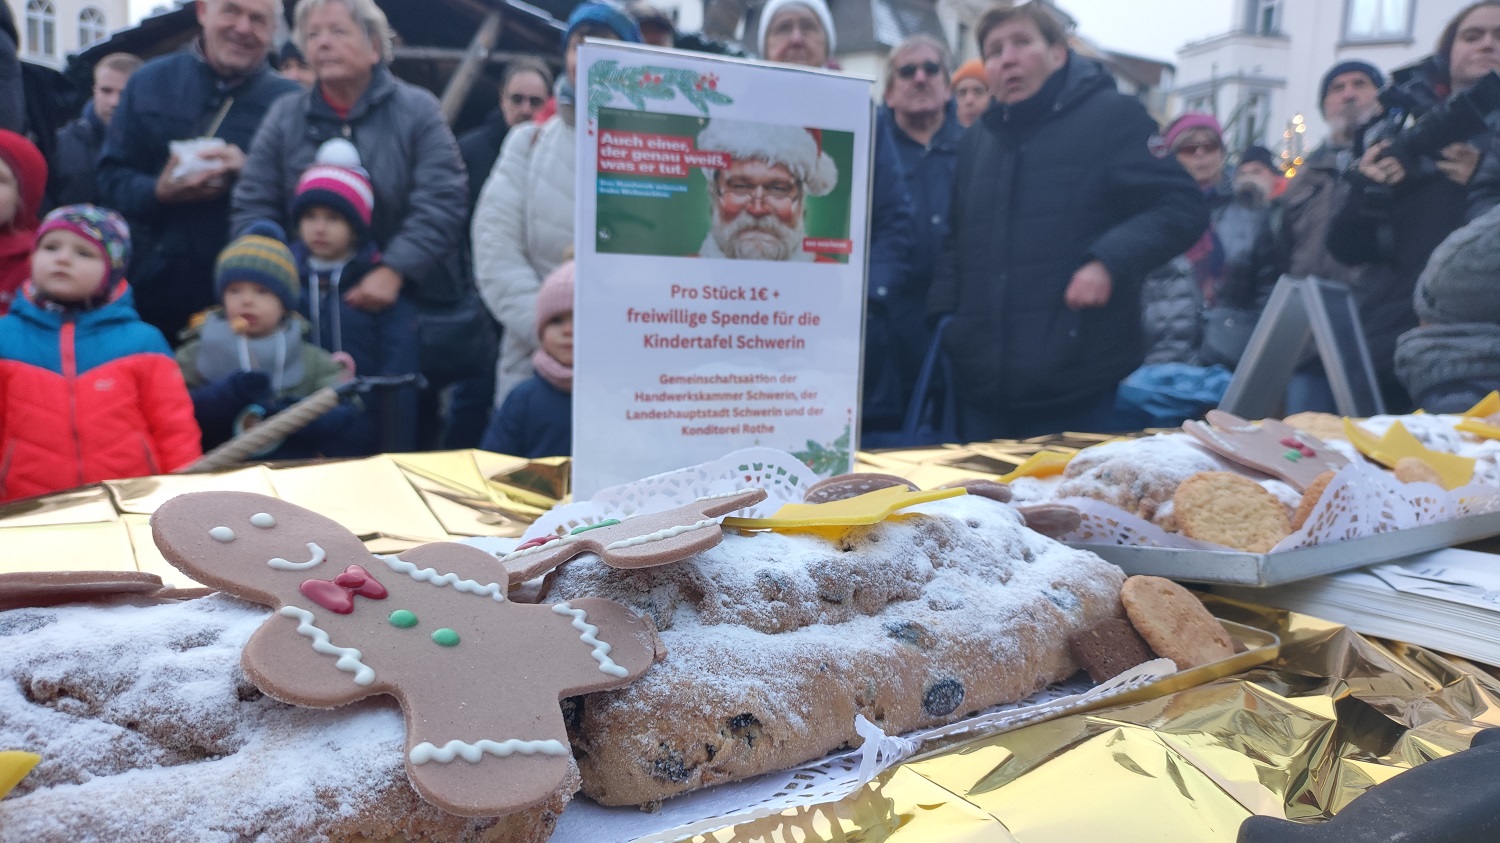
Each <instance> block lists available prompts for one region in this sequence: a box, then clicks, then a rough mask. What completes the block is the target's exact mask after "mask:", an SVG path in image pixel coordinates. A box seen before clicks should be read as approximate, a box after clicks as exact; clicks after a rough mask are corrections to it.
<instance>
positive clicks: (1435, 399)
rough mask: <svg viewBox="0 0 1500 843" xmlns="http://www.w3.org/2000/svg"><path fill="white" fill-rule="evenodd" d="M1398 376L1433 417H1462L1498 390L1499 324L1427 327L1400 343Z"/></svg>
mask: <svg viewBox="0 0 1500 843" xmlns="http://www.w3.org/2000/svg"><path fill="white" fill-rule="evenodd" d="M1396 377H1398V378H1400V380H1401V385H1402V386H1404V387H1406V391H1407V392H1408V393H1410V395H1411V397H1412V400H1413V401H1414V402H1415V403H1416V405H1417V406H1418V407H1420V408H1422V409H1424V410H1426V411H1427V412H1429V413H1462V412H1464V411H1465V410H1467V409H1469V408H1470V407H1472V406H1474V405H1475V404H1477V403H1479V399H1481V398H1483V397H1484V396H1486V395H1488V394H1489V393H1490V392H1491V391H1493V390H1497V389H1500V325H1495V324H1492V323H1489V322H1468V323H1461V324H1457V325H1427V326H1425V327H1421V328H1414V329H1412V330H1410V331H1407V332H1406V333H1404V334H1402V335H1401V338H1400V340H1398V341H1397V343H1396Z"/></svg>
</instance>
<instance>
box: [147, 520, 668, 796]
mask: <svg viewBox="0 0 1500 843" xmlns="http://www.w3.org/2000/svg"><path fill="white" fill-rule="evenodd" d="M151 527H152V531H153V533H154V536H155V540H156V545H157V547H158V548H160V550H161V552H162V555H163V556H165V557H166V559H167V561H168V562H171V563H172V564H173V565H175V566H176V567H177V568H179V569H180V570H182V571H184V572H185V573H187V574H189V575H190V576H192V577H193V578H194V579H196V580H198V581H199V582H202V583H204V584H206V585H210V586H213V587H215V588H218V589H220V590H223V591H226V592H228V593H230V594H233V595H235V596H237V597H241V598H244V599H246V600H250V601H253V602H256V603H262V604H264V605H267V606H270V607H271V608H272V609H273V610H274V611H275V614H274V615H273V616H272V617H271V618H270V619H269V620H267V621H266V622H265V623H264V624H263V625H262V626H261V627H260V629H258V630H256V632H255V634H254V635H253V636H251V638H250V641H249V642H248V643H247V644H246V646H245V652H244V656H243V657H242V659H241V665H242V667H243V668H244V670H245V673H246V674H247V675H248V676H249V677H250V679H251V681H253V682H254V683H255V684H256V686H257V687H259V688H260V689H261V690H262V691H264V692H265V693H266V694H268V695H270V696H272V697H274V698H276V699H279V700H282V701H284V702H288V703H292V704H295V705H304V706H310V707H314V708H332V707H335V706H341V705H346V704H348V703H351V702H354V701H356V700H359V699H363V698H365V697H368V696H371V695H373V694H389V695H391V696H393V697H395V698H396V699H397V700H398V701H399V702H400V704H401V708H402V711H403V712H404V713H405V716H406V744H407V774H408V776H409V778H410V779H411V783H412V785H413V786H414V787H415V788H416V789H417V792H418V793H420V794H421V795H422V797H423V798H425V799H426V800H427V801H429V802H431V803H433V804H434V805H437V806H438V807H440V808H442V809H444V810H446V811H449V812H451V813H454V814H460V815H464V816H499V815H503V814H508V813H512V812H515V811H519V810H524V809H526V808H528V807H530V806H533V805H536V804H538V803H540V802H542V801H544V800H546V799H547V798H549V797H550V796H551V795H552V794H553V792H554V791H556V789H557V788H558V786H559V785H560V784H561V783H562V782H563V780H564V778H565V777H566V776H567V774H568V768H569V764H570V763H571V757H570V756H571V750H570V749H569V746H568V737H567V730H566V728H565V726H564V723H563V717H562V711H561V709H560V708H559V705H558V703H559V701H560V700H561V699H562V698H564V697H569V696H573V695H575V694H584V693H589V692H591V691H599V690H603V689H606V688H615V687H620V686H622V685H625V684H628V683H629V682H631V681H632V680H634V679H635V678H636V677H638V676H640V675H641V674H642V673H644V672H645V671H646V669H647V668H648V667H650V665H651V663H652V661H653V659H654V657H655V653H656V649H657V645H658V641H657V639H656V634H655V632H654V630H653V628H652V627H651V626H650V625H649V624H647V623H646V622H645V621H642V620H641V619H640V618H638V617H637V616H636V615H635V614H634V613H632V612H631V611H630V610H629V609H627V608H625V607H624V606H622V605H620V604H618V603H615V602H614V601H611V600H604V599H599V598H592V597H590V598H583V599H580V600H573V601H570V602H567V603H558V604H555V605H529V604H520V603H513V602H511V601H509V600H508V599H507V598H506V581H507V577H506V572H505V570H504V568H503V567H502V566H500V565H499V564H497V563H496V561H495V560H494V559H493V558H492V557H491V556H490V555H489V554H487V553H485V552H484V551H481V550H479V549H477V548H473V547H469V546H467V545H461V544H454V543H435V544H427V545H422V546H420V547H416V548H413V549H411V550H408V551H405V552H403V553H401V554H398V555H395V556H378V555H375V554H371V553H370V552H369V551H368V550H366V549H365V546H364V544H362V543H361V542H360V540H359V539H358V538H357V537H356V536H355V535H354V534H352V533H350V532H349V531H348V530H347V529H345V528H343V527H342V526H340V525H339V524H337V523H336V522H334V521H332V520H331V519H328V518H325V517H323V516H321V515H318V514H316V513H314V512H311V511H309V510H306V509H303V508H302V507H299V506H296V505H295V504H291V503H288V502H286V501H283V500H279V499H277V498H271V497H266V496H264V495H257V494H251V493H248V492H196V493H190V494H185V495H180V496H178V497H175V498H172V499H171V500H169V501H167V502H166V503H164V504H163V505H162V506H161V507H160V508H159V509H158V510H157V511H156V513H155V514H154V515H153V516H152V517H151Z"/></svg>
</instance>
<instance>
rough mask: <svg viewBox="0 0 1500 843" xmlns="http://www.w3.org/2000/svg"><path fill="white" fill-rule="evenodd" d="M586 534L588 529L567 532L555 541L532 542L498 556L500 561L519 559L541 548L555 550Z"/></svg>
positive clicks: (539, 550) (539, 551) (540, 550)
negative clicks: (580, 531) (530, 544)
mask: <svg viewBox="0 0 1500 843" xmlns="http://www.w3.org/2000/svg"><path fill="white" fill-rule="evenodd" d="M587 534H588V531H584V532H582V533H569V534H568V535H566V536H563V537H562V538H560V539H557V540H555V541H550V542H544V543H542V544H534V545H532V546H531V547H525V548H522V549H520V550H513V551H511V552H510V553H507V554H506V555H504V556H502V557H500V561H501V562H508V561H510V560H512V559H520V558H521V557H522V556H530V555H531V554H533V553H541V552H542V551H543V550H555V549H556V548H558V547H561V546H562V545H565V544H571V543H573V542H576V541H578V540H579V538H580V537H582V536H585V535H587Z"/></svg>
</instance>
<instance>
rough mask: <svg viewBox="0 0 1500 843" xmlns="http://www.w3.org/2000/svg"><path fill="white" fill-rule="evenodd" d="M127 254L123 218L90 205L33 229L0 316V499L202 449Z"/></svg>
mask: <svg viewBox="0 0 1500 843" xmlns="http://www.w3.org/2000/svg"><path fill="white" fill-rule="evenodd" d="M129 257H130V232H129V230H128V229H127V228H126V226H125V221H124V220H122V219H121V218H120V217H119V216H118V215H117V214H115V213H114V212H112V211H107V210H104V209H102V208H96V207H94V206H93V205H68V206H65V207H62V208H58V209H57V210H55V211H53V212H52V213H50V214H48V215H47V218H46V219H45V220H43V221H42V224H41V227H40V228H38V229H37V237H36V248H35V251H34V252H33V253H32V257H31V280H30V281H28V282H27V283H26V285H25V286H24V287H22V294H21V295H20V296H17V297H16V299H15V301H14V302H13V303H12V305H11V311H10V314H9V315H8V316H6V317H5V318H3V319H0V501H9V500H14V499H16V498H24V497H29V496H31V495H40V494H45V493H47V492H54V491H57V490H59V489H68V488H72V487H74V486H82V485H84V484H87V483H94V482H97V481H100V480H109V479H116V478H122V477H141V476H144V475H149V474H162V473H165V472H167V471H171V470H172V469H174V468H179V467H181V466H183V465H186V464H188V463H190V462H192V461H193V460H195V459H197V458H198V457H199V456H200V455H201V453H202V451H201V449H200V447H199V442H198V424H197V422H195V421H194V420H193V402H192V401H191V399H189V398H188V393H187V387H186V386H185V385H184V384H183V381H182V373H181V372H180V371H179V370H178V368H177V363H176V361H174V360H173V359H172V354H171V351H170V350H169V349H168V347H167V341H166V339H165V338H163V337H162V335H161V332H160V331H158V330H157V329H155V328H153V327H152V326H150V325H148V324H146V323H145V322H142V321H141V318H140V316H138V315H137V314H136V312H135V306H134V304H133V303H132V297H131V292H130V285H129V284H127V283H126V282H125V277H124V273H125V265H126V264H127V263H128V262H129Z"/></svg>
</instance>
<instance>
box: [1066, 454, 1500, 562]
mask: <svg viewBox="0 0 1500 843" xmlns="http://www.w3.org/2000/svg"><path fill="white" fill-rule="evenodd" d="M1058 502H1059V503H1065V504H1068V505H1070V506H1074V507H1077V508H1078V511H1079V515H1080V516H1081V520H1082V523H1081V524H1080V525H1079V527H1078V529H1077V530H1075V531H1073V532H1072V533H1070V534H1068V535H1067V536H1066V537H1065V538H1066V540H1068V541H1076V542H1088V543H1092V544H1113V545H1135V546H1141V547H1174V548H1189V549H1198V550H1224V549H1225V548H1224V547H1223V546H1222V545H1217V544H1212V543H1210V542H1204V541H1199V540H1197V539H1191V538H1188V537H1187V536H1184V535H1181V534H1179V533H1169V532H1167V531H1166V530H1163V529H1162V528H1160V527H1158V526H1156V525H1155V524H1152V523H1151V522H1149V521H1146V520H1145V519H1143V518H1140V517H1138V516H1136V515H1135V514H1133V513H1129V512H1125V511H1124V510H1122V509H1120V508H1118V507H1115V506H1112V505H1110V504H1107V503H1104V502H1102V501H1097V500H1093V499H1092V498H1065V499H1062V500H1060V501H1058ZM1497 510H1500V488H1497V487H1495V486H1489V485H1485V484H1482V483H1470V484H1468V485H1466V486H1461V487H1459V488H1457V489H1454V490H1453V491H1451V492H1450V491H1447V490H1444V489H1443V488H1442V487H1441V486H1437V485H1434V484H1432V483H1402V482H1401V481H1400V480H1397V479H1396V477H1395V475H1393V474H1391V473H1390V472H1388V471H1382V470H1381V469H1379V468H1376V467H1375V466H1374V465H1371V464H1370V463H1367V462H1364V461H1363V460H1359V461H1356V462H1351V463H1350V464H1349V465H1347V466H1344V467H1343V468H1342V469H1340V470H1339V472H1338V473H1337V474H1335V475H1334V476H1333V480H1332V481H1330V482H1329V484H1328V488H1327V489H1326V490H1325V491H1324V492H1323V496H1322V497H1321V498H1320V499H1319V500H1318V503H1317V505H1316V506H1315V507H1313V510H1312V514H1311V515H1309V516H1308V518H1307V522H1306V523H1305V524H1303V526H1302V529H1300V530H1297V531H1296V532H1294V533H1292V534H1291V535H1290V536H1287V537H1286V538H1284V539H1282V540H1281V541H1280V542H1279V543H1277V545H1276V546H1275V547H1273V548H1271V552H1272V553H1275V552H1277V551H1282V550H1292V549H1294V548H1299V547H1308V546H1311V545H1316V544H1327V543H1329V542H1338V541H1346V540H1348V539H1357V538H1362V537H1364V536H1372V535H1375V534H1377V533H1386V532H1390V531H1392V530H1404V529H1407V528H1410V527H1420V526H1424V525H1427V524H1437V523H1439V522H1442V521H1452V520H1453V519H1455V518H1462V517H1465V516H1469V515H1481V514H1484V513H1488V512H1495V511H1497Z"/></svg>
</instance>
